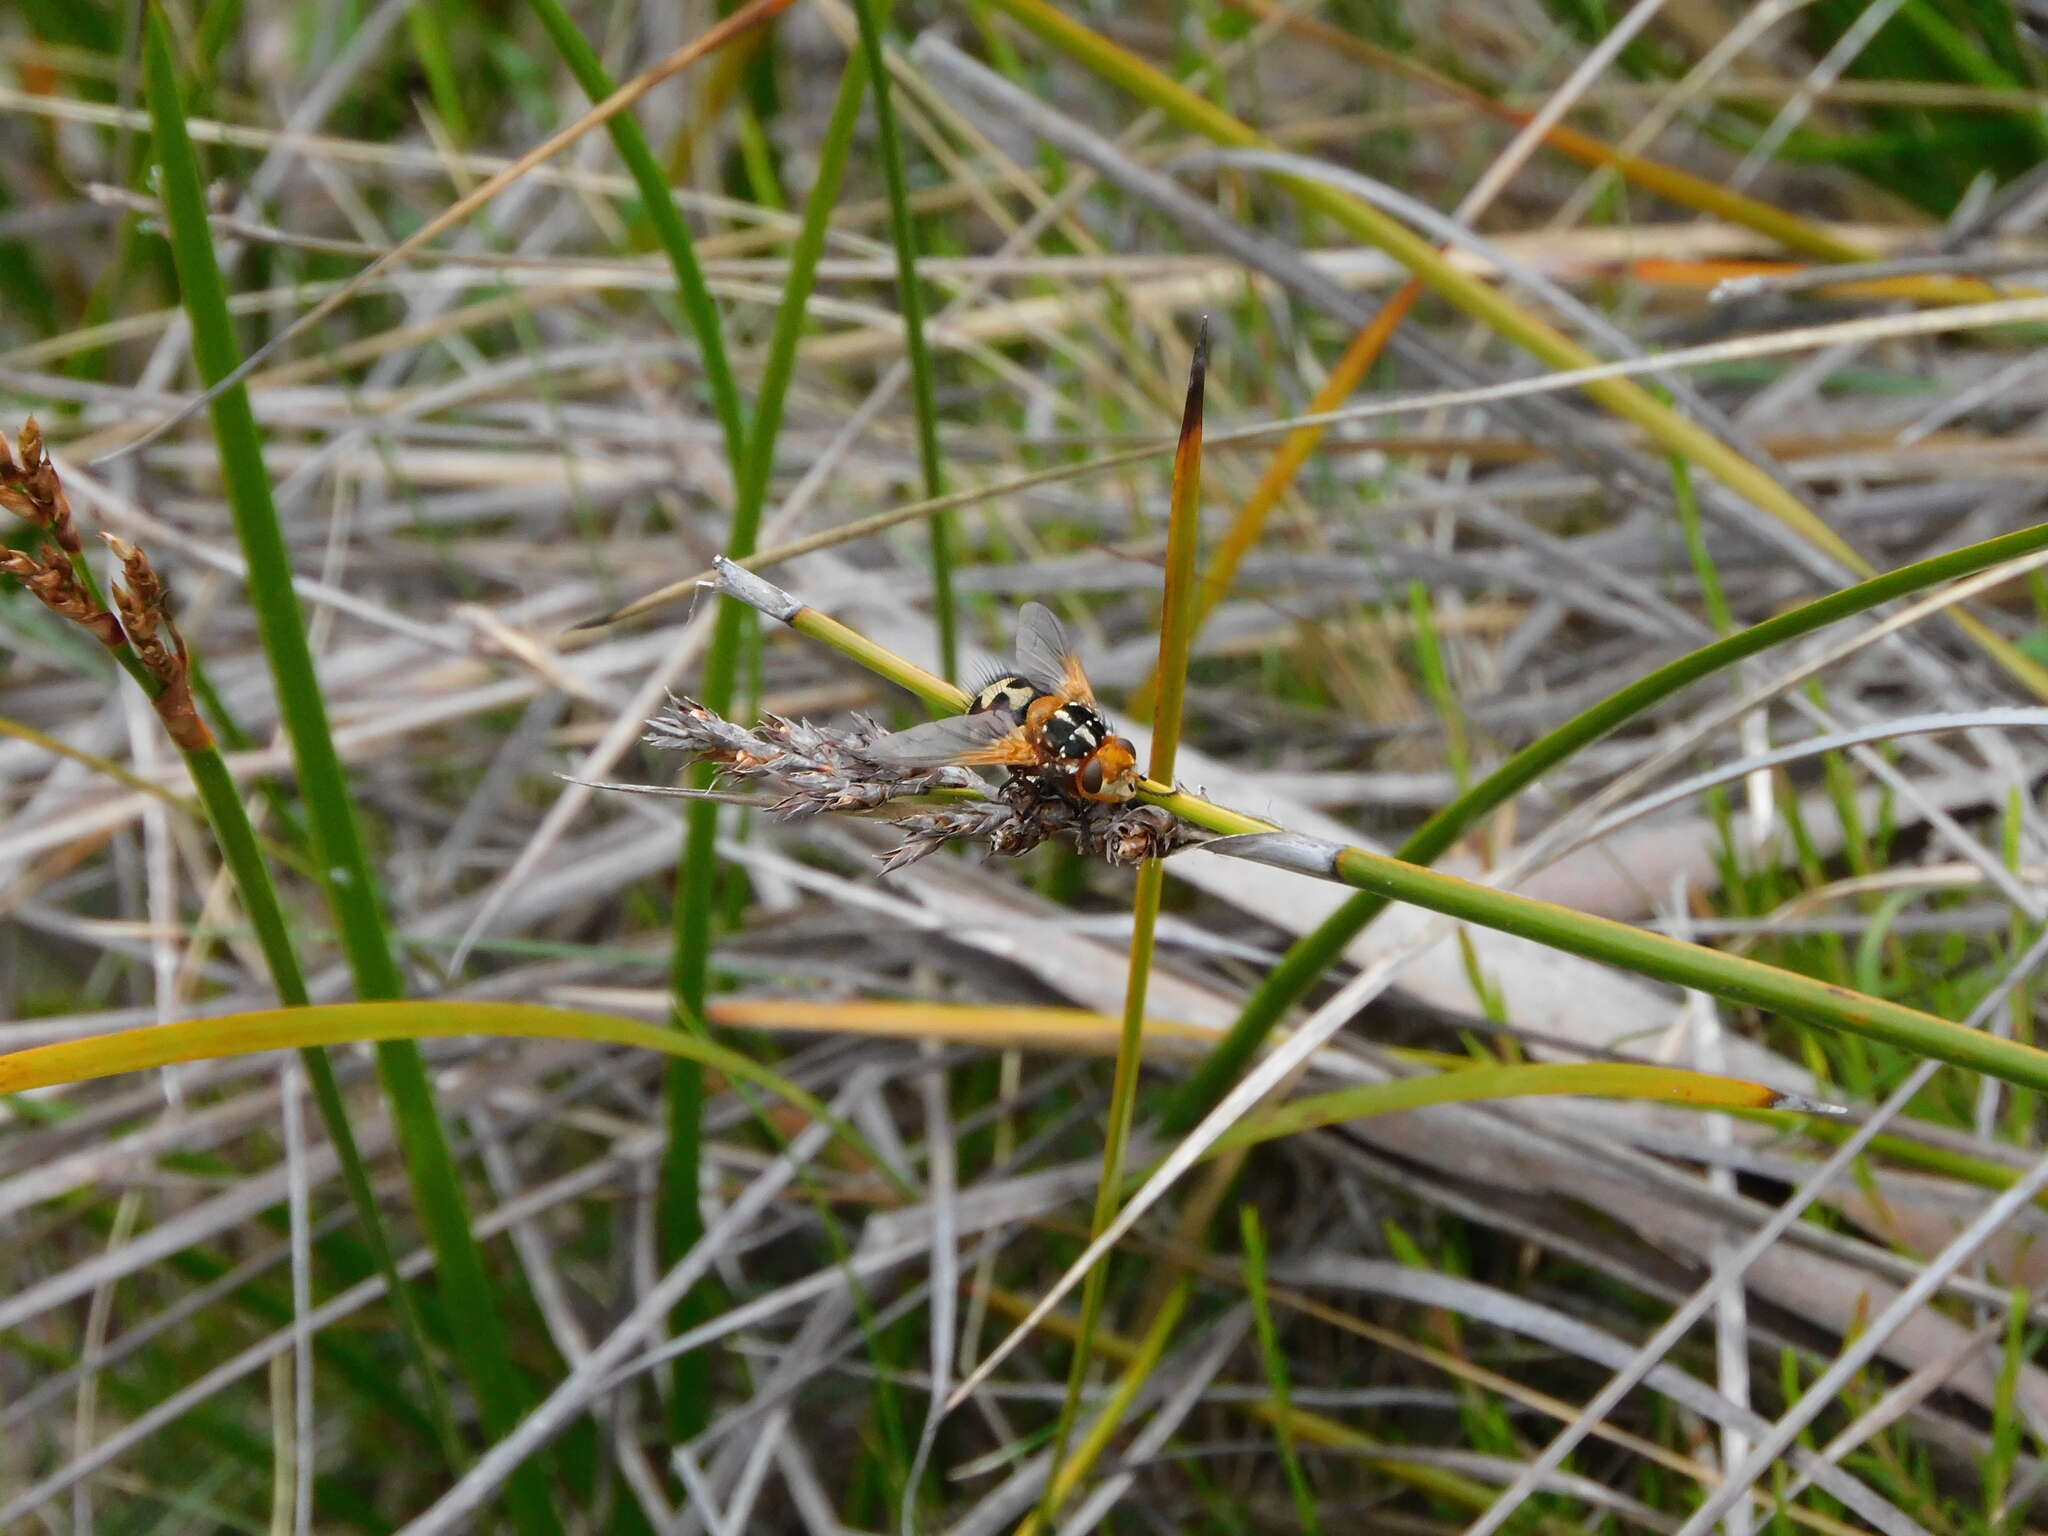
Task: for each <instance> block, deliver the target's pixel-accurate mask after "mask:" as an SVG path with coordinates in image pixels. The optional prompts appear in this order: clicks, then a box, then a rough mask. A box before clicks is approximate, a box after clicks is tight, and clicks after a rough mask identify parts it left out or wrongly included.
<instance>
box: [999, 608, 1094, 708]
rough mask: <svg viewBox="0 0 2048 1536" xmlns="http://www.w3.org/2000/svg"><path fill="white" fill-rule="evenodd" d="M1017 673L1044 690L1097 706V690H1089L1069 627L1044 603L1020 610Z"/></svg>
mask: <svg viewBox="0 0 2048 1536" xmlns="http://www.w3.org/2000/svg"><path fill="white" fill-rule="evenodd" d="M1017 670H1018V671H1019V672H1020V673H1022V674H1023V675H1024V676H1025V677H1027V678H1029V679H1030V680H1031V681H1032V682H1034V683H1036V684H1038V686H1039V687H1041V688H1046V689H1057V690H1058V691H1060V692H1061V693H1064V694H1065V695H1067V697H1069V698H1074V699H1080V700H1081V701H1082V702H1083V703H1087V704H1093V703H1094V702H1095V690H1094V689H1093V688H1091V687H1089V686H1088V675H1087V674H1086V673H1085V672H1083V671H1082V670H1081V662H1080V658H1078V657H1077V656H1075V655H1074V647H1073V645H1072V644H1071V643H1070V642H1069V641H1068V639H1067V631H1066V627H1065V626H1064V625H1062V624H1061V623H1060V621H1059V620H1058V619H1056V618H1055V617H1053V611H1052V610H1051V609H1050V608H1048V607H1046V606H1045V604H1043V603H1026V604H1025V605H1024V606H1023V607H1022V608H1020V609H1018V610H1017Z"/></svg>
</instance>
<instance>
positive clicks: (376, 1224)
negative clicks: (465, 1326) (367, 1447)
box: [185, 749, 462, 1468]
mask: <svg viewBox="0 0 2048 1536" xmlns="http://www.w3.org/2000/svg"><path fill="white" fill-rule="evenodd" d="M185 765H186V767H187V768H188V769H189V770H190V771H191V774H192V780H193V783H194V784H195V785H197V786H198V790H199V803H200V805H201V806H202V807H204V809H205V812H206V819H207V822H208V824H209V825H210V826H211V827H212V829H213V835H214V839H215V841H216V842H217V843H218V844H219V845H220V851H221V859H222V862H223V863H225V864H226V865H227V868H228V872H229V874H230V875H231V876H232V877H233V879H234V882H235V891H236V894H237V895H238V896H239V897H240V898H241V902H242V911H243V914H244V915H245V916H246V917H247V918H248V919H249V926H250V927H251V928H252V929H253V930H255V934H256V942H257V944H258V946H259V947H260V948H261V949H262V951H263V958H264V962H265V964H266V965H267V966H268V967H269V970H270V979H271V981H272V983H273V984H274V985H275V986H276V987H277V995H278V999H279V1001H281V1002H283V1003H284V1004H286V1005H287V1006H288V1007H294V1008H300V1007H304V1006H306V1005H307V1004H308V1003H310V1002H311V1001H312V998H311V996H310V995H309V994H308V992H307V990H306V977H305V972H304V970H303V969H302V967H301V966H300V964H299V957H298V952H297V950H296V949H294V948H293V946H292V939H291V925H290V922H289V921H288V919H287V918H286V915H285V911H284V904H283V902H281V901H280V900H279V899H278V894H277V886H276V884H275V882H273V881H272V880H271V878H270V868H269V866H268V865H267V864H265V863H264V862H263V855H262V851H261V849H260V847H259V846H258V844H257V840H256V829H255V828H254V827H253V826H252V825H250V822H249V816H248V812H247V811H246V810H245V809H244V808H243V805H242V797H241V795H240V794H239V793H237V791H236V789H235V781H234V778H233V777H232V775H230V774H229V772H228V768H227V764H226V763H225V762H223V761H222V760H221V755H220V752H219V751H218V750H217V749H215V750H209V751H205V752H187V753H186V754H185ZM299 1059H300V1061H301V1062H302V1063H303V1064H304V1065H305V1068H306V1080H307V1081H308V1082H309V1083H311V1084H312V1087H313V1101H314V1103H315V1104H316V1105H317V1106H318V1107H319V1110H320V1118H321V1121H322V1123H324V1124H325V1125H326V1127H327V1134H328V1138H329V1139H330V1140H331V1141H332V1142H333V1143H334V1151H335V1157H336V1159H337V1160H338V1162H339V1164H340V1167H341V1176H342V1183H343V1184H344V1185H345V1186H346V1187H347V1189H348V1194H349V1200H350V1202H351V1204H353V1205H354V1207H355V1211H356V1219H357V1220H359V1221H360V1222H361V1223H362V1224H363V1233H364V1236H365V1238H366V1239H367V1240H368V1242H369V1246H370V1253H371V1257H372V1258H373V1259H374V1260H375V1261H376V1265H377V1271H378V1273H379V1274H380V1275H382V1276H383V1279H384V1284H385V1287H386V1290H387V1292H388V1294H389V1295H390V1297H391V1302H392V1305H393V1307H394V1308H395V1309H396V1310H397V1312H398V1320H399V1330H400V1333H401V1334H402V1336H403V1339H404V1343H405V1349H406V1353H407V1355H408V1356H409V1357H410V1362H411V1365H412V1368H413V1371H414V1373H415V1374H416V1375H417V1376H418V1377H419V1379H420V1388H421V1390H422V1391H423V1392H424V1393H425V1394H426V1407H427V1414H428V1417H429V1418H430V1419H431V1420H432V1421H433V1425H434V1432H435V1435H436V1437H437V1438H438V1439H439V1440H440V1443H441V1449H442V1452H443V1454H445V1455H446V1456H447V1457H448V1459H449V1465H450V1467H451V1468H453V1467H455V1466H458V1465H460V1462H461V1459H462V1441H461V1437H460V1436H459V1435H458V1434H457V1433H456V1429H455V1415H454V1413H453V1411H452V1410H451V1409H450V1408H449V1406H448V1394H447V1393H446V1392H445V1391H444V1390H442V1386H441V1378H440V1377H439V1375H437V1374H436V1373H435V1371H434V1367H433V1364H432V1361H431V1359H430V1357H429V1353H428V1349H427V1332H426V1325H425V1323H424V1321H423V1320H422V1319H421V1317H420V1312H419V1303H418V1300H417V1298H416V1297H415V1295H414V1291H413V1287H412V1286H411V1285H409V1284H407V1283H406V1282H405V1281H403V1280H402V1279H400V1277H399V1273H398V1260H397V1255H396V1253H395V1252H394V1250H393V1248H392V1246H391V1234H390V1232H389V1230H387V1228H386V1227H385V1225H384V1215H383V1212H382V1211H381V1210H379V1209H378V1206H377V1195H376V1191H375V1190H374V1188H373V1187H372V1186H371V1184H370V1173H369V1169H368V1168H367V1167H366V1166H365V1165H364V1163H363V1155H362V1151H361V1149H360V1148H359V1147H358V1146H357V1145H356V1137H355V1128H354V1126H352V1125H351V1124H350V1122H349V1118H348V1105H347V1103H346V1102H345V1101H344V1100H343V1098H342V1096H341V1084H340V1083H339V1082H338V1081H337V1080H336V1078H335V1075H334V1063H333V1062H332V1061H330V1060H329V1059H328V1056H327V1052H326V1050H325V1049H323V1048H322V1047H319V1046H302V1047H301V1048H300V1050H299Z"/></svg>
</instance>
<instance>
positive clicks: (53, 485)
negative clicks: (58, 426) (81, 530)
mask: <svg viewBox="0 0 2048 1536" xmlns="http://www.w3.org/2000/svg"><path fill="white" fill-rule="evenodd" d="M0 507H5V508H6V509H7V510H8V511H10V512H12V513H13V514H14V515H15V516H16V517H19V518H21V519H22V520H23V521H24V522H30V523H34V524H35V525H36V526H37V527H38V528H41V529H44V530H46V531H47V532H48V533H50V534H51V535H53V536H54V537H55V538H56V540H57V545H58V547H59V548H60V549H62V550H63V551H64V553H66V554H67V555H75V554H77V553H78V552H79V551H80V550H81V549H83V548H84V546H83V545H82V544H80V543H79V541H78V530H77V529H76V528H74V527H73V526H72V524H71V501H70V498H69V497H67V496H66V495H65V494H64V487H63V485H62V483H61V482H59V480H58V479H57V467H56V466H55V465H54V464H52V463H51V462H50V456H49V454H48V453H47V452H45V451H44V448H43V429H42V428H41V427H39V426H37V425H36V419H35V417H33V416H31V417H29V419H28V420H27V421H26V422H25V423H24V424H23V425H22V429H21V452H20V456H19V458H17V457H16V456H15V454H14V453H13V452H11V451H10V450H9V448H8V446H7V438H6V435H5V434H4V433H0ZM16 574H19V573H18V572H17V573H16Z"/></svg>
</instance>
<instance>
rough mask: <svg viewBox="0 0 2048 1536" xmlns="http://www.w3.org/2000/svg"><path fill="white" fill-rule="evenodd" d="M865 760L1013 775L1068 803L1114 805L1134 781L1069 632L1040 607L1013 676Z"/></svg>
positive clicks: (1021, 642)
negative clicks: (1042, 786)
mask: <svg viewBox="0 0 2048 1536" xmlns="http://www.w3.org/2000/svg"><path fill="white" fill-rule="evenodd" d="M869 753H870V755H871V756H873V757H875V758H877V759H879V760H881V761H883V762H888V763H894V764H898V765H900V766H902V767H905V768H936V767H940V766H942V765H948V764H956V763H957V764H959V765H961V766H963V767H998V766H999V767H1005V768H1010V769H1013V770H1014V771H1015V772H1017V773H1018V774H1020V775H1025V776H1034V777H1037V778H1038V779H1040V780H1041V781H1042V782H1044V783H1046V784H1048V785H1050V786H1051V787H1052V788H1054V789H1056V790H1058V791H1059V792H1060V793H1061V794H1064V795H1066V796H1067V797H1068V798H1070V799H1074V800H1094V801H1101V802H1106V803H1110V804H1115V803H1117V802H1120V801H1124V800H1128V799H1130V797H1131V796H1132V795H1133V794H1134V793H1136V791H1137V788H1138V785H1139V783H1140V775H1139V773H1138V752H1137V748H1135V747H1133V746H1132V745H1131V743H1130V741H1129V740H1128V739H1126V738H1125V737H1122V736H1119V735H1117V734H1116V733H1115V732H1114V731H1112V730H1111V729H1110V726H1109V722H1108V721H1107V720H1105V719H1104V718H1103V717H1102V711H1101V710H1100V709H1098V708H1096V705H1095V690H1094V688H1092V687H1091V686H1089V682H1088V676H1087V674H1086V673H1085V672H1083V671H1082V670H1081V662H1080V659H1079V658H1078V657H1076V656H1075V655H1074V648H1073V646H1072V645H1070V644H1069V643H1068V641H1067V633H1066V630H1065V629H1064V628H1062V627H1061V625H1060V621H1059V620H1058V619H1056V618H1054V617H1053V613H1052V610H1051V609H1050V608H1047V607H1046V606H1045V604H1043V603H1026V604H1025V605H1024V606H1023V608H1021V609H1020V610H1019V611H1018V614H1017V661H1016V670H1015V671H1014V672H1006V673H1003V674H1002V675H1001V676H999V677H996V678H993V679H991V680H990V681H989V682H988V683H986V684H985V685H984V686H983V687H982V688H981V689H980V690H979V691H978V692H976V694H975V695H974V702H973V704H972V705H970V706H969V707H968V710H967V713H966V714H964V715H949V716H947V717H946V718H945V719H943V720H933V721H931V722H929V723H928V724H925V725H917V726H912V727H911V728H910V729H909V730H907V731H897V732H895V733H894V734H892V735H889V736H884V737H883V738H882V739H881V740H880V741H877V742H876V743H875V744H874V745H873V746H872V747H871V748H869Z"/></svg>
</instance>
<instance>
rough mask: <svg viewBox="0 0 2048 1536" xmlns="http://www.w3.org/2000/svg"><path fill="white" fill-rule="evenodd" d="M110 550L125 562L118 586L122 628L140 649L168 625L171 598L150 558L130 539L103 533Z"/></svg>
mask: <svg viewBox="0 0 2048 1536" xmlns="http://www.w3.org/2000/svg"><path fill="white" fill-rule="evenodd" d="M100 537H101V538H103V539H105V540H106V541H107V548H109V549H111V550H112V551H113V552H114V558H115V559H116V560H119V561H120V562H121V576H122V580H121V581H120V582H117V583H116V584H115V586H114V606H115V607H117V608H119V609H120V610H121V625H122V627H123V628H124V629H126V630H127V631H128V638H129V639H131V640H133V641H134V642H135V643H136V646H137V647H138V648H139V647H140V646H141V645H142V643H143V642H144V641H146V640H149V639H151V638H153V637H154V636H155V634H156V632H157V629H158V627H159V626H160V625H161V624H162V623H163V621H164V605H165V603H166V602H167V601H168V600H169V596H170V594H169V593H168V591H166V589H165V587H164V581H163V578H162V577H161V576H159V575H157V573H156V567H155V566H153V565H151V564H150V563H149V556H148V555H147V554H145V553H143V551H141V550H139V549H137V548H136V547H135V546H134V545H133V544H130V543H129V542H128V541H127V540H126V539H120V538H116V537H115V536H114V535H113V534H111V533H103V534H101V535H100Z"/></svg>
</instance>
